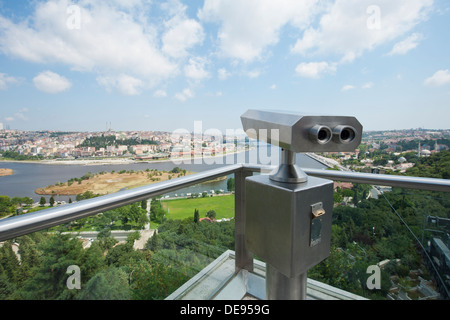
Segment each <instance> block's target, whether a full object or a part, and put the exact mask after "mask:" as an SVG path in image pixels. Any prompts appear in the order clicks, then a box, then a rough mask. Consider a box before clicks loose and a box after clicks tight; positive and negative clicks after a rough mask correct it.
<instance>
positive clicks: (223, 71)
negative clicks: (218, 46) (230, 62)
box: [217, 68, 231, 80]
mask: <svg viewBox="0 0 450 320" xmlns="http://www.w3.org/2000/svg"><path fill="white" fill-rule="evenodd" d="M217 74H218V77H219V79H220V80H226V79H228V77H230V76H231V73H229V72H228V71H227V69H225V68H220V69H219V70H217Z"/></svg>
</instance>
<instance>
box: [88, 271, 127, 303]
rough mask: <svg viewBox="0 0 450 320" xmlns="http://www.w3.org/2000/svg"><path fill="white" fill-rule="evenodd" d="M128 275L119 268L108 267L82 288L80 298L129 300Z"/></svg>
mask: <svg viewBox="0 0 450 320" xmlns="http://www.w3.org/2000/svg"><path fill="white" fill-rule="evenodd" d="M130 298H131V292H130V287H129V275H128V274H127V273H126V272H125V271H124V270H123V269H121V268H116V267H110V268H108V269H106V270H104V271H102V272H100V273H98V274H96V275H95V276H93V277H92V278H91V279H90V280H89V281H88V282H87V284H86V286H85V287H84V288H83V289H82V291H81V292H80V295H79V299H80V300H129V299H130Z"/></svg>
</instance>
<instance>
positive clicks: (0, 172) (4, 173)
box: [0, 168, 14, 177]
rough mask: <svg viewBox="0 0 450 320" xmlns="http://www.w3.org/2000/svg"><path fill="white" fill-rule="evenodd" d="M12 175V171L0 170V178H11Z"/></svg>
mask: <svg viewBox="0 0 450 320" xmlns="http://www.w3.org/2000/svg"><path fill="white" fill-rule="evenodd" d="M13 174H14V170H12V169H5V168H0V177H4V176H12V175H13Z"/></svg>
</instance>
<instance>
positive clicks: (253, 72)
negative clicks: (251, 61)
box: [245, 70, 261, 79]
mask: <svg viewBox="0 0 450 320" xmlns="http://www.w3.org/2000/svg"><path fill="white" fill-rule="evenodd" d="M245 75H246V76H247V77H249V78H250V79H254V78H258V77H259V76H260V75H261V71H259V70H251V71H247V72H245Z"/></svg>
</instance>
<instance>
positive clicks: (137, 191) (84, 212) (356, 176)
mask: <svg viewBox="0 0 450 320" xmlns="http://www.w3.org/2000/svg"><path fill="white" fill-rule="evenodd" d="M274 168H275V167H272V166H264V165H258V164H234V165H228V166H224V167H220V168H216V169H212V170H208V171H204V172H200V173H196V174H193V175H189V176H185V177H182V178H177V179H172V180H168V181H164V182H159V183H155V184H151V185H147V186H143V187H138V188H134V189H130V190H124V191H119V192H116V193H113V194H109V195H105V196H101V197H97V198H93V199H88V200H83V201H81V202H77V203H73V204H70V205H64V206H60V207H55V208H50V209H47V210H44V211H38V212H33V213H27V214H23V215H20V216H15V217H11V218H7V219H3V220H0V241H5V240H9V239H12V238H14V237H18V236H22V235H26V234H29V233H32V232H35V231H39V230H43V229H47V228H50V227H53V226H57V225H61V224H64V223H67V222H70V221H74V220H77V219H81V218H85V217H88V216H91V215H94V214H97V213H100V212H103V211H106V210H111V209H115V208H118V207H121V206H124V205H127V204H131V203H134V202H138V201H141V200H144V199H148V198H152V197H156V196H159V195H162V194H165V193H168V192H171V191H175V190H178V189H181V188H183V187H188V186H192V185H194V184H198V183H201V182H205V181H208V180H212V179H215V178H218V177H222V176H226V175H229V174H236V173H242V174H240V175H239V176H240V177H241V178H240V180H243V181H236V183H239V185H240V187H239V195H238V194H237V193H238V190H236V194H237V197H238V198H239V199H238V200H239V201H240V202H242V201H244V199H245V196H243V195H241V194H240V193H242V192H243V187H242V186H243V182H244V180H245V177H246V176H248V175H250V174H251V173H253V172H260V173H264V172H268V171H271V170H272V169H274ZM303 170H304V171H305V173H307V174H308V175H311V176H316V177H321V178H325V179H330V180H337V181H348V182H354V183H364V184H374V185H383V186H393V187H402V188H409V189H421V190H431V191H442V192H450V180H447V179H434V178H419V177H405V176H395V175H382V174H370V173H356V172H343V171H335V170H318V169H307V168H305V169H303ZM237 204H238V203H237V202H236V205H237ZM238 209H239V211H242V210H243V208H242V206H241V205H240V206H239V208H236V214H237V213H238V212H237V210H238ZM239 215H240V216H242V214H241V213H240V212H239ZM239 222H240V221H239ZM237 223H238V220H236V224H237ZM242 223H243V222H242Z"/></svg>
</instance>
